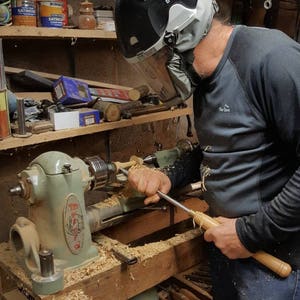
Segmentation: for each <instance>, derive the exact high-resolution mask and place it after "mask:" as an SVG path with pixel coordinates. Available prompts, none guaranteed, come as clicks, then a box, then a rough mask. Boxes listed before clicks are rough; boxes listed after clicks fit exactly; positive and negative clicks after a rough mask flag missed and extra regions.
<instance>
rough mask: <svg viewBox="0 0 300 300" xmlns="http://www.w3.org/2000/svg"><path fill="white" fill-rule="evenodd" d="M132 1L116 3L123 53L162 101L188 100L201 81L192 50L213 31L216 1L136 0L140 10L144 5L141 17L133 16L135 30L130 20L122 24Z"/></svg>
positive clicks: (117, 24)
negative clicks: (211, 29)
mask: <svg viewBox="0 0 300 300" xmlns="http://www.w3.org/2000/svg"><path fill="white" fill-rule="evenodd" d="M129 1H134V0H127V1H126V0H123V1H122V0H117V1H116V4H117V5H116V29H117V36H118V40H119V43H120V46H121V51H122V53H123V54H124V56H125V58H126V59H127V60H128V61H129V62H130V63H133V64H134V68H135V69H136V70H137V71H138V72H139V73H141V74H142V75H143V76H144V78H145V81H146V82H147V83H148V85H149V86H150V87H151V88H152V89H153V91H154V92H155V93H156V94H157V95H158V96H159V97H160V99H161V100H162V101H164V102H165V101H168V100H170V99H172V98H174V97H180V98H181V99H182V100H183V101H184V100H187V99H188V98H189V97H190V96H191V95H192V94H193V91H194V89H195V86H196V85H197V82H198V81H199V76H197V74H196V72H195V71H194V69H193V67H192V64H193V59H194V58H193V49H194V48H195V47H196V45H197V44H198V43H199V41H201V39H203V38H204V37H205V35H206V34H207V32H208V31H209V29H210V26H211V23H212V18H213V16H214V14H215V12H216V11H217V10H218V7H217V4H216V2H215V0H198V1H196V0H190V1H188V0H186V1H180V0H178V1H174V0H170V1H169V2H168V3H169V4H168V5H167V4H166V3H167V1H157V0H154V1H149V4H147V1H139V2H138V1H134V2H136V3H138V5H139V7H140V6H141V5H143V9H141V11H143V15H142V17H138V16H137V15H135V16H132V22H134V23H135V26H134V27H132V26H130V25H128V24H129V23H131V21H128V22H127V24H124V23H125V22H122V17H124V13H121V12H124V10H125V8H128V13H129V14H130V13H132V12H133V10H132V9H131V10H129V6H125V4H128V5H129V3H133V2H129ZM118 2H119V3H120V4H121V3H122V4H123V6H122V5H118ZM162 3H163V4H162ZM130 5H131V4H130ZM161 5H163V6H161ZM131 8H132V7H131ZM125 15H126V14H125ZM127 17H128V15H127ZM122 25H124V26H127V27H125V28H124V27H122ZM129 27H130V28H129ZM145 28H146V29H147V30H146V31H143V32H141V29H143V30H144V29H145Z"/></svg>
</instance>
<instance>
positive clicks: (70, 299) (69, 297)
mask: <svg viewBox="0 0 300 300" xmlns="http://www.w3.org/2000/svg"><path fill="white" fill-rule="evenodd" d="M51 300H93V297H90V296H88V295H86V294H85V293H84V291H83V290H81V289H76V290H72V291H71V292H68V293H66V294H63V295H61V296H53V297H52V299H51Z"/></svg>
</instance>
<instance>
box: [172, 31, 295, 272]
mask: <svg viewBox="0 0 300 300" xmlns="http://www.w3.org/2000/svg"><path fill="white" fill-rule="evenodd" d="M194 122H195V129H196V132H197V134H198V140H199V145H200V146H199V147H198V148H196V149H195V150H194V151H193V152H192V153H191V154H189V155H188V156H186V157H184V158H183V159H181V160H179V161H177V162H176V163H175V167H174V168H170V169H169V176H170V179H171V181H172V186H173V187H176V186H182V185H184V184H187V183H188V182H191V181H194V180H197V179H199V178H200V177H201V178H202V181H203V184H204V185H203V187H204V194H203V198H204V199H205V200H206V201H207V202H208V204H209V206H210V213H211V215H212V216H224V217H232V218H238V220H237V223H236V229H237V233H238V236H239V238H240V240H241V242H242V243H243V245H244V246H245V247H246V248H247V249H248V250H250V251H251V252H256V251H258V250H265V251H267V252H269V253H271V254H274V255H276V256H277V257H280V258H282V259H284V260H286V261H287V262H289V263H291V264H292V265H293V266H294V267H295V268H300V168H299V166H300V45H299V44H298V43H296V42H295V41H293V40H292V39H290V38H289V37H288V36H286V35H285V34H284V33H282V32H280V31H277V30H269V29H264V28H255V27H252V28H251V27H246V26H237V27H235V28H234V31H233V33H232V35H231V37H230V39H229V41H228V44H227V47H226V49H225V52H224V55H223V57H222V59H221V61H220V63H219V64H218V66H217V68H216V70H215V71H214V73H213V74H212V75H211V76H210V77H209V78H207V79H205V80H202V82H201V84H200V85H199V86H198V87H197V89H196V91H195V93H194Z"/></svg>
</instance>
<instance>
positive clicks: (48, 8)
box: [11, 0, 68, 28]
mask: <svg viewBox="0 0 300 300" xmlns="http://www.w3.org/2000/svg"><path fill="white" fill-rule="evenodd" d="M11 1H12V3H11V4H12V20H13V25H23V26H39V27H50V28H62V27H63V26H66V25H68V11H67V0H56V1H48V0H11Z"/></svg>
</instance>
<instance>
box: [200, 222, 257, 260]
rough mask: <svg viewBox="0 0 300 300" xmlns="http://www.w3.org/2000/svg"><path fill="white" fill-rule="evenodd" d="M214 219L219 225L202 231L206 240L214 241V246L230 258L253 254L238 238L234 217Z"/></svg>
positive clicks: (245, 256)
mask: <svg viewBox="0 0 300 300" xmlns="http://www.w3.org/2000/svg"><path fill="white" fill-rule="evenodd" d="M216 220H217V221H218V222H219V223H220V225H218V226H216V227H213V228H210V229H208V230H206V232H205V233H204V239H205V240H206V241H207V242H214V243H215V245H216V247H218V248H219V249H220V250H221V252H222V253H223V254H224V255H226V256H227V257H228V258H230V259H236V258H247V257H250V256H252V255H253V253H251V252H249V251H248V250H247V249H246V248H245V247H244V246H243V244H242V243H241V241H240V240H239V237H238V235H237V233H236V229H235V222H236V219H228V218H223V217H218V218H216Z"/></svg>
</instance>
